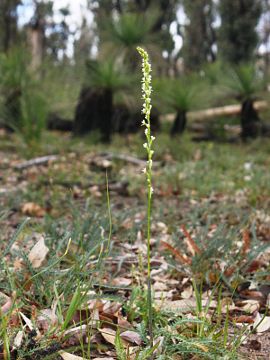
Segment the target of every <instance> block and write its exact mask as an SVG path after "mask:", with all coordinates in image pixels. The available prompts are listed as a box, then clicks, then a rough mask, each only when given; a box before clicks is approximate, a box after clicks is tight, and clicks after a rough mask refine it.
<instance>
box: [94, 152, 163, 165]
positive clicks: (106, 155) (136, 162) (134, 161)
mask: <svg viewBox="0 0 270 360" xmlns="http://www.w3.org/2000/svg"><path fill="white" fill-rule="evenodd" d="M99 156H102V157H104V158H106V159H108V160H112V159H117V160H122V161H126V162H129V163H131V164H134V165H138V166H143V167H145V160H141V159H138V158H135V157H134V156H130V155H126V154H115V153H108V152H104V153H100V154H99ZM159 165H160V162H157V161H153V166H159Z"/></svg>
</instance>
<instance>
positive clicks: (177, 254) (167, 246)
mask: <svg viewBox="0 0 270 360" xmlns="http://www.w3.org/2000/svg"><path fill="white" fill-rule="evenodd" d="M160 244H161V246H162V247H163V248H164V249H166V250H169V251H170V252H171V253H172V254H173V255H174V256H175V258H176V259H177V260H179V261H180V262H181V263H182V264H188V265H191V263H192V261H191V259H189V258H187V257H186V255H182V254H181V252H180V251H179V250H177V249H175V248H174V247H173V246H172V245H171V244H169V243H167V242H166V241H163V240H161V241H160Z"/></svg>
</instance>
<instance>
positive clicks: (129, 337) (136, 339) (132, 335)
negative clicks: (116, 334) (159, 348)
mask: <svg viewBox="0 0 270 360" xmlns="http://www.w3.org/2000/svg"><path fill="white" fill-rule="evenodd" d="M120 337H121V338H122V339H123V340H126V341H128V342H130V343H132V344H133V345H138V346H141V345H142V339H141V337H140V335H139V334H138V333H136V332H135V331H130V330H127V331H124V332H123V333H122V334H120Z"/></svg>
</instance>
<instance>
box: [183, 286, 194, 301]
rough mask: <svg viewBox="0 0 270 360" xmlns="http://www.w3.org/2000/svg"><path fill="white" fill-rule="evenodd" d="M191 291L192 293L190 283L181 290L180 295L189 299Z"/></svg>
mask: <svg viewBox="0 0 270 360" xmlns="http://www.w3.org/2000/svg"><path fill="white" fill-rule="evenodd" d="M193 293H194V290H193V286H192V285H190V286H188V287H186V288H185V289H184V290H183V291H182V292H181V297H182V298H183V299H190V298H191V297H192V295H193Z"/></svg>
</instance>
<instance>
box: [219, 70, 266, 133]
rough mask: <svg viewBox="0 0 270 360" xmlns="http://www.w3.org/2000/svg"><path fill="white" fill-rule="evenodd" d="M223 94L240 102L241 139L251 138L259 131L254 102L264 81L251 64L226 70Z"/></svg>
mask: <svg viewBox="0 0 270 360" xmlns="http://www.w3.org/2000/svg"><path fill="white" fill-rule="evenodd" d="M223 82H224V85H225V93H227V94H228V95H229V96H230V97H233V98H234V99H236V100H237V101H240V102H241V115H240V116H241V127H242V134H241V135H242V138H243V139H246V138H249V137H251V138H253V137H256V136H257V135H258V134H259V131H260V124H259V122H260V117H259V115H258V112H257V110H256V109H255V107H254V102H255V100H256V99H258V98H259V97H260V93H261V91H262V90H263V88H264V85H265V83H264V80H263V78H262V76H260V74H259V72H258V71H257V70H256V68H255V66H254V65H253V64H242V65H239V66H236V67H233V68H229V69H227V71H226V73H225V77H224V81H223Z"/></svg>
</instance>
